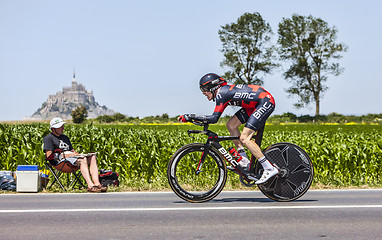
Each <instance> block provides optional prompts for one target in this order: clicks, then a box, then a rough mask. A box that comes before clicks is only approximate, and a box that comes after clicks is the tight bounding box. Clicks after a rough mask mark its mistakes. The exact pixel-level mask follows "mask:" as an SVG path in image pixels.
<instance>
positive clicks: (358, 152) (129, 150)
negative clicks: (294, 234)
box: [0, 124, 382, 191]
mask: <svg viewBox="0 0 382 240" xmlns="http://www.w3.org/2000/svg"><path fill="white" fill-rule="evenodd" d="M188 129H201V127H198V126H194V125H188V124H187V125H67V126H66V128H65V134H66V135H68V136H69V137H70V138H71V141H72V143H73V145H74V147H75V149H76V150H77V151H78V152H93V151H96V152H99V155H98V160H99V168H104V169H113V170H114V171H116V172H118V173H119V174H120V180H121V187H120V188H119V189H118V190H117V191H124V190H138V191H140V190H166V189H167V190H168V189H169V186H168V183H167V177H166V169H167V163H168V161H169V159H170V157H171V156H172V154H173V153H174V152H175V151H176V150H177V149H178V148H180V147H181V146H183V145H185V144H188V143H192V142H205V140H206V137H205V136H203V135H194V137H195V139H192V138H190V137H189V136H188V135H187V130H188ZM210 129H211V130H213V131H216V132H217V133H218V134H219V135H228V131H227V130H226V128H225V126H224V125H214V126H211V127H210ZM48 133H49V127H48V125H47V124H24V125H23V124H0V149H1V151H0V170H12V171H15V170H16V168H17V166H18V165H28V164H31V165H39V166H40V167H41V168H43V166H44V154H43V152H42V138H43V137H44V136H45V135H46V134H48ZM276 142H291V143H295V144H297V145H299V146H301V147H302V148H304V149H305V150H306V151H307V153H308V154H309V155H310V157H311V159H312V161H313V164H314V169H315V178H314V181H313V186H314V187H380V186H381V182H382V181H381V175H382V170H381V166H382V126H381V125H317V124H314V125H313V124H311V125H309V124H295V125H267V126H266V129H265V133H264V140H263V146H262V147H263V148H265V147H266V146H267V145H270V144H272V143H276ZM223 145H224V146H225V147H228V146H233V144H232V143H231V142H224V144H223ZM238 188H241V186H240V183H239V181H238V177H237V176H236V175H234V174H231V173H230V174H229V178H228V180H227V186H226V189H238Z"/></svg>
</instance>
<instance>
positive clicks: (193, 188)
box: [167, 143, 227, 202]
mask: <svg viewBox="0 0 382 240" xmlns="http://www.w3.org/2000/svg"><path fill="white" fill-rule="evenodd" d="M204 150H205V144H202V143H192V144H188V145H185V146H183V147H182V148H180V149H179V150H178V151H176V153H175V154H174V155H173V156H172V157H171V159H170V162H169V163H168V168H167V178H168V182H169V184H170V187H171V189H172V190H173V191H174V192H175V194H176V195H178V196H179V197H180V198H182V199H184V200H186V201H189V202H206V201H209V200H211V199H213V198H214V197H216V196H217V195H218V194H219V193H220V192H221V191H222V190H223V188H224V185H225V183H226V181H227V168H226V165H225V162H224V159H223V158H222V157H221V155H220V154H219V152H218V151H217V150H216V149H215V148H213V147H210V149H209V151H208V154H207V156H205V159H204V162H203V163H200V160H201V159H202V155H203V153H204ZM200 164H201V165H200Z"/></svg>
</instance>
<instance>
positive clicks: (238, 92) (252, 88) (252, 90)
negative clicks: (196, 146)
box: [195, 84, 275, 123]
mask: <svg viewBox="0 0 382 240" xmlns="http://www.w3.org/2000/svg"><path fill="white" fill-rule="evenodd" d="M265 98H268V100H269V102H271V103H272V104H273V105H275V100H274V98H273V96H272V95H271V94H270V93H269V92H268V91H266V90H265V89H264V88H263V87H261V86H258V85H243V84H236V85H225V86H222V87H221V88H219V90H218V92H217V93H216V107H215V110H214V112H213V114H212V115H207V116H200V117H196V118H195V119H196V120H199V121H207V122H208V123H216V122H217V121H218V120H219V118H220V116H221V115H222V113H223V112H224V110H225V108H226V107H227V106H229V105H231V106H241V107H242V108H243V109H244V110H245V111H246V113H247V114H248V116H249V115H251V114H252V113H253V112H254V111H255V110H256V106H257V105H258V104H259V102H262V100H263V99H265ZM199 118H200V119H199ZM202 118H203V119H202Z"/></svg>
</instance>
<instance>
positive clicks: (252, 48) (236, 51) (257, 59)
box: [219, 13, 277, 84]
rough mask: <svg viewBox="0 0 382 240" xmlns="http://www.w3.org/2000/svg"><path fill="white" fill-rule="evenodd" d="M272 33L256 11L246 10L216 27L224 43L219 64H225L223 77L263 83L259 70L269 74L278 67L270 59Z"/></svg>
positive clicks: (237, 81)
mask: <svg viewBox="0 0 382 240" xmlns="http://www.w3.org/2000/svg"><path fill="white" fill-rule="evenodd" d="M272 34H273V32H272V29H271V27H270V25H269V24H268V23H266V22H265V21H264V19H263V18H262V17H261V15H260V14H259V13H252V14H251V13H245V14H244V15H242V16H241V17H240V18H239V19H238V20H237V22H236V23H231V24H226V25H225V26H222V29H221V30H219V36H220V40H221V42H222V43H223V49H222V50H221V51H222V52H223V53H224V58H225V59H224V60H223V62H221V66H222V67H228V68H229V69H230V70H229V71H227V72H226V73H225V74H224V75H223V77H224V78H225V79H226V80H228V81H230V82H234V83H242V84H262V83H263V80H262V78H261V77H260V76H259V74H260V73H270V72H271V70H272V69H273V68H274V67H276V66H277V64H275V63H274V61H272V60H273V53H274V47H273V46H272V45H271V43H270V40H271V36H272Z"/></svg>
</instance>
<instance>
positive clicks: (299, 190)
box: [293, 182, 306, 196]
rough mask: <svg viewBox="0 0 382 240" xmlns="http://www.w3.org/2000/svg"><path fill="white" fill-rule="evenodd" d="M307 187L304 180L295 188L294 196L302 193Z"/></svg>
mask: <svg viewBox="0 0 382 240" xmlns="http://www.w3.org/2000/svg"><path fill="white" fill-rule="evenodd" d="M305 188H306V182H302V183H301V185H300V186H299V187H298V188H296V190H294V192H293V194H294V196H297V195H299V194H300V193H302V192H303V191H304V190H305Z"/></svg>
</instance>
